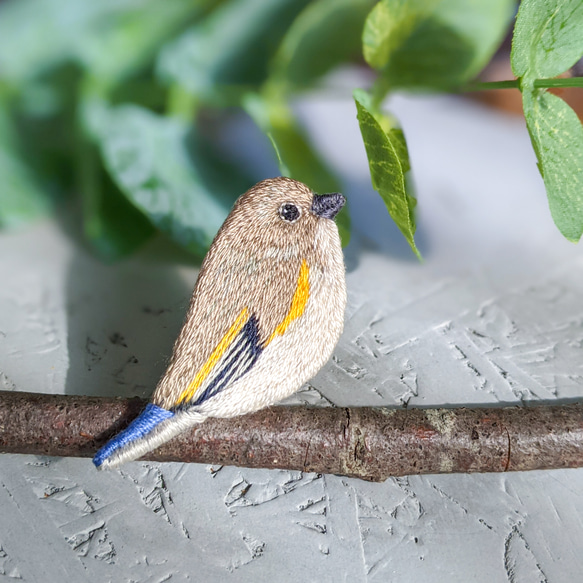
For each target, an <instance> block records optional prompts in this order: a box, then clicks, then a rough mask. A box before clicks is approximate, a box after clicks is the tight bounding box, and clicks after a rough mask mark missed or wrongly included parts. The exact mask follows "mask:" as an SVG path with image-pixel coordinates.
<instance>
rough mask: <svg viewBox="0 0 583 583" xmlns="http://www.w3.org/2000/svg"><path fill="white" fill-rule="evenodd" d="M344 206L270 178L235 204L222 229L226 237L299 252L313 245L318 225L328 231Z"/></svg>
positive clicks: (333, 195) (336, 197) (290, 182)
mask: <svg viewBox="0 0 583 583" xmlns="http://www.w3.org/2000/svg"><path fill="white" fill-rule="evenodd" d="M345 203H346V200H345V198H344V197H343V196H342V195H341V194H339V193H331V194H321V195H319V194H314V193H313V192H312V191H311V190H310V189H309V188H308V187H307V186H306V185H305V184H303V183H301V182H298V181H297V180H292V179H291V178H283V177H280V178H271V179H268V180H263V181H261V182H259V183H257V184H256V185H255V186H253V188H251V189H250V190H248V191H247V192H246V193H245V194H244V195H243V196H241V197H240V198H239V199H238V200H237V202H236V204H235V207H234V208H233V211H232V212H231V215H230V217H229V219H227V222H226V223H225V225H226V228H227V229H228V231H229V235H230V237H231V236H232V237H241V238H244V239H245V240H246V241H247V242H252V241H256V242H257V243H258V244H261V245H268V246H276V247H279V248H281V247H284V246H286V245H291V246H293V248H298V247H299V248H301V247H304V246H306V245H310V246H311V245H313V241H314V239H315V237H316V233H317V231H318V226H319V225H320V226H322V227H325V228H330V227H332V224H333V219H334V217H335V216H336V214H337V213H338V212H339V211H340V209H341V208H342V207H343V206H344V204H345ZM322 223H324V224H322ZM326 223H327V224H326ZM332 228H333V230H334V231H335V230H336V227H335V226H334V227H332Z"/></svg>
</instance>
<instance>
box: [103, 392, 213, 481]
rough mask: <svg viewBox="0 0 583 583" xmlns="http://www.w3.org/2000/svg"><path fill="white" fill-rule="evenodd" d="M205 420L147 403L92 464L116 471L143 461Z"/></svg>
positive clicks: (200, 416)
mask: <svg viewBox="0 0 583 583" xmlns="http://www.w3.org/2000/svg"><path fill="white" fill-rule="evenodd" d="M204 419H205V417H204V415H200V414H198V413H194V412H182V411H181V412H176V413H174V412H172V411H168V410H167V409H163V408H162V407H158V406H157V405H153V404H152V403H150V404H148V406H147V407H146V408H145V409H144V411H142V413H140V415H139V416H138V417H136V418H135V419H134V420H133V421H132V422H131V424H130V425H129V426H128V427H127V428H126V429H124V430H123V431H122V432H121V433H118V435H116V436H115V437H114V438H113V439H111V440H110V441H108V442H107V443H106V444H105V445H104V446H103V447H102V448H101V449H100V450H99V451H98V452H97V453H96V454H95V457H94V458H93V463H94V464H95V466H96V467H97V469H98V470H103V469H110V468H115V467H116V466H119V465H120V464H123V463H125V462H129V461H132V460H135V459H137V458H139V457H142V456H143V455H144V454H146V453H148V452H149V451H152V450H153V449H156V448H157V447H159V446H161V445H162V444H163V443H166V442H167V441H169V440H170V439H172V438H173V437H176V436H177V435H178V434H179V433H181V432H182V431H184V430H185V429H188V428H189V427H192V426H193V425H195V424H197V423H200V422H202V421H204Z"/></svg>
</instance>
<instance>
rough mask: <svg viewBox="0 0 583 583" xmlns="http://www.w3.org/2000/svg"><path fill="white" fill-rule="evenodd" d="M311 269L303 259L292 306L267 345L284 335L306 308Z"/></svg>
mask: <svg viewBox="0 0 583 583" xmlns="http://www.w3.org/2000/svg"><path fill="white" fill-rule="evenodd" d="M309 275H310V269H309V267H308V264H307V263H306V260H305V259H304V260H303V261H302V265H301V267H300V275H299V277H298V283H297V285H296V291H295V293H294V297H293V298H292V302H291V306H290V309H289V312H288V313H287V316H286V317H285V318H284V319H283V320H282V322H281V323H280V324H279V326H278V327H277V328H276V329H275V330H274V331H273V334H272V335H271V336H270V337H269V339H268V340H267V342H266V343H265V346H267V345H268V344H269V343H270V342H271V341H272V340H273V339H274V338H275V337H276V336H277V335H282V334H283V333H284V332H285V331H286V330H287V327H288V326H289V325H290V324H291V323H292V322H293V321H294V320H295V319H297V318H299V317H300V316H301V315H302V314H303V313H304V310H305V309H306V304H307V303H308V299H309V298H310V279H309Z"/></svg>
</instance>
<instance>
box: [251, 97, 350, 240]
mask: <svg viewBox="0 0 583 583" xmlns="http://www.w3.org/2000/svg"><path fill="white" fill-rule="evenodd" d="M243 107H244V108H245V110H246V111H247V113H248V114H249V115H250V116H251V118H252V119H253V120H254V121H255V123H256V124H257V125H258V126H259V128H260V129H261V130H262V131H263V132H264V133H265V134H266V135H267V136H268V137H269V139H270V140H271V143H272V144H273V147H274V149H275V152H276V155H277V158H278V161H279V170H280V172H281V174H282V176H287V177H288V178H293V179H294V180H299V181H300V182H303V183H304V184H307V185H308V186H309V187H310V188H311V189H312V190H313V191H314V192H318V193H321V194H323V193H326V192H339V191H340V183H339V181H338V179H337V178H336V176H334V174H333V173H332V172H331V170H330V169H329V168H328V167H327V165H326V164H325V162H324V161H323V160H322V159H321V158H320V157H319V156H318V154H317V152H316V151H315V150H314V149H313V148H312V146H311V145H310V143H309V141H308V138H307V136H306V135H305V134H304V132H303V131H302V130H301V128H300V127H299V126H298V125H297V123H296V121H295V119H294V117H293V114H292V112H291V111H290V109H289V107H288V106H287V104H286V103H285V102H283V101H280V100H279V99H277V98H271V99H266V98H265V97H263V96H261V95H258V94H255V93H250V94H248V95H247V96H246V97H245V99H244V100H243ZM347 206H348V205H345V207H344V208H343V209H342V210H341V211H340V213H339V214H338V216H337V217H336V224H337V225H338V231H339V233H340V239H341V240H342V245H343V246H346V245H348V242H349V241H350V216H349V214H348V209H347V208H346V207H347Z"/></svg>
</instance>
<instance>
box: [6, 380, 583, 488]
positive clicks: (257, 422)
mask: <svg viewBox="0 0 583 583" xmlns="http://www.w3.org/2000/svg"><path fill="white" fill-rule="evenodd" d="M145 403H146V402H145V401H144V400H141V399H115V398H100V397H74V396H64V395H44V394H38V393H20V392H13V391H0V452H2V453H24V454H34V455H50V456H72V457H89V456H92V455H93V454H94V453H95V451H96V449H97V448H98V447H100V446H101V445H103V444H104V443H105V441H107V439H109V438H110V437H111V436H112V435H114V434H115V433H117V432H118V431H119V430H121V429H122V428H124V427H125V426H126V425H127V424H128V423H129V422H130V421H131V420H132V419H133V418H134V417H136V416H137V415H138V413H139V412H140V411H141V410H142V408H143V407H144V406H145ZM144 459H148V460H155V461H179V462H199V463H208V464H211V463H212V464H226V465H235V466H246V467H257V468H280V469H294V470H301V471H307V472H318V473H330V474H341V475H346V476H353V477H359V478H363V479H365V480H373V481H382V480H385V479H386V478H388V477H389V476H402V475H410V474H428V473H453V472H504V471H513V470H535V469H552V468H574V467H581V466H583V407H581V406H580V405H562V406H535V407H527V408H525V407H508V408H500V409H408V410H402V409H398V410H395V409H387V408H373V407H356V408H336V407H323V408H319V407H285V406H279V407H271V408H269V409H264V410H262V411H258V412H257V413H253V414H251V415H246V416H244V417H237V418H234V419H209V420H208V421H205V422H204V423H202V424H201V425H198V426H197V427H195V428H193V429H192V430H191V431H190V432H186V433H185V434H183V435H181V436H179V437H177V438H175V439H173V440H172V441H171V442H169V443H167V444H165V445H164V446H162V447H160V448H159V449H157V450H155V451H153V452H151V453H150V454H148V455H147V456H145V457H144Z"/></svg>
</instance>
